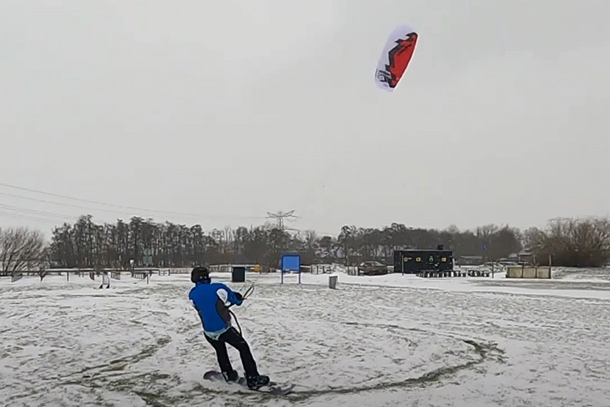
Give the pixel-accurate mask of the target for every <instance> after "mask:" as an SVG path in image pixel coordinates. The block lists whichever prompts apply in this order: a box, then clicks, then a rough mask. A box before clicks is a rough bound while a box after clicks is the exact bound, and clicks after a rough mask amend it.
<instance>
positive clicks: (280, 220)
mask: <svg viewBox="0 0 610 407" xmlns="http://www.w3.org/2000/svg"><path fill="white" fill-rule="evenodd" d="M267 219H275V220H276V221H277V227H278V229H280V230H281V231H284V220H293V219H297V216H296V215H295V214H294V209H293V210H291V211H288V212H282V211H279V212H277V213H271V212H267Z"/></svg>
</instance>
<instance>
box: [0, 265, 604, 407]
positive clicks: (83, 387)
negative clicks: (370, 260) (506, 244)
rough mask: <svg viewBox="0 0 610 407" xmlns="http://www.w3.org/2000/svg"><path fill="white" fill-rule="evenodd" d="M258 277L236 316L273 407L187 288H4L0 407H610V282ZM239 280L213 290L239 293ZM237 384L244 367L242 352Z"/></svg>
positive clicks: (1, 283)
mask: <svg viewBox="0 0 610 407" xmlns="http://www.w3.org/2000/svg"><path fill="white" fill-rule="evenodd" d="M338 275H339V283H338V287H337V288H338V289H337V290H330V289H329V288H328V287H327V285H328V275H308V274H304V275H303V276H302V283H303V284H301V285H297V284H296V283H295V281H296V276H294V275H290V276H286V279H285V284H283V285H280V284H279V276H278V275H273V274H271V275H263V276H258V275H253V274H248V282H247V283H245V284H231V283H228V284H229V285H230V286H232V287H233V288H235V289H238V290H242V291H243V290H245V289H246V288H247V287H248V286H249V285H250V283H251V282H255V290H254V293H253V295H252V297H251V298H250V299H249V300H248V301H247V303H246V304H244V306H243V307H239V308H236V309H235V312H236V314H237V317H238V319H239V323H240V325H241V327H242V329H243V331H244V335H245V336H246V339H247V340H248V341H249V342H250V344H251V346H252V348H253V351H254V355H255V357H256V359H257V361H258V363H259V369H260V371H261V373H263V374H269V375H270V376H271V378H272V379H273V380H276V381H278V382H280V383H282V382H288V383H296V384H297V385H298V386H297V388H296V389H295V390H296V393H294V394H291V395H289V396H284V397H280V396H271V395H267V394H262V393H255V392H249V391H247V390H243V389H241V388H238V387H237V386H230V385H226V384H222V383H210V382H204V381H203V380H201V376H202V374H203V372H204V371H206V370H208V369H211V368H216V359H215V355H214V353H213V351H212V349H211V347H210V346H209V345H208V344H207V342H205V340H204V339H203V337H202V334H201V326H200V323H199V321H198V319H197V316H196V314H195V312H194V311H193V310H192V309H191V306H190V304H189V303H188V301H187V293H188V290H189V289H190V287H191V284H190V282H189V281H188V275H172V276H171V277H160V276H153V277H152V279H151V281H150V284H146V281H142V280H134V279H131V278H129V277H128V276H127V275H123V276H122V277H121V278H122V280H120V281H116V280H112V285H113V286H112V288H111V289H110V290H98V289H97V287H98V285H99V280H97V281H96V282H93V281H91V280H90V279H89V278H88V277H82V278H81V277H76V276H71V278H70V281H69V282H67V281H66V279H65V276H48V277H46V278H45V280H44V281H43V282H40V281H39V279H37V278H35V277H25V278H23V279H22V280H20V281H18V282H15V283H11V282H10V279H6V278H3V279H0V383H1V386H0V405H1V406H6V407H18V406H20V407H21V406H23V407H36V406H75V407H76V406H81V407H84V406H117V407H131V406H134V407H136V406H153V407H170V406H171V407H178V406H185V407H187V406H188V407H192V406H231V407H239V406H293V405H296V406H354V407H356V406H366V407H376V406H391V405H393V406H419V407H424V406H458V407H461V406H468V407H476V406H481V407H483V406H485V407H487V406H536V407H541V406H552V407H560V406H570V407H575V406H579V407H585V406H596V407H597V406H599V407H602V406H603V407H607V406H608V405H609V404H610V401H609V400H610V281H608V278H607V276H604V273H597V274H595V273H594V274H592V275H590V276H589V277H587V275H582V273H581V274H580V275H576V274H574V273H569V272H565V271H564V272H563V274H561V272H560V273H559V274H557V276H558V277H561V279H558V280H544V281H542V280H539V281H532V280H529V281H525V280H508V279H504V278H502V276H501V275H500V276H498V277H499V278H496V279H493V280H492V279H489V278H453V279H435V280H431V279H421V278H417V277H414V276H401V275H388V276H376V277H356V276H347V275H344V274H341V273H338ZM571 276H576V277H575V278H570V277H571ZM228 277H229V276H228V275H227V274H221V275H216V276H215V278H216V279H217V280H221V281H225V282H228ZM230 354H231V356H232V360H233V361H234V367H236V368H238V369H239V370H240V371H242V369H241V363H240V362H239V357H238V354H237V352H235V351H234V350H231V351H230Z"/></svg>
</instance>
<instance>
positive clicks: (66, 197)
mask: <svg viewBox="0 0 610 407" xmlns="http://www.w3.org/2000/svg"><path fill="white" fill-rule="evenodd" d="M0 186H3V187H6V188H12V189H17V190H21V191H27V192H33V193H37V194H41V195H47V196H53V197H56V198H63V199H69V200H73V201H78V202H85V203H90V204H95V205H101V206H109V207H114V208H122V209H129V210H131V211H138V212H149V213H158V214H165V215H168V214H170V215H174V216H176V215H178V216H183V217H188V218H216V219H223V218H229V217H233V218H242V219H265V218H264V217H261V216H243V215H240V216H233V215H226V216H214V215H207V216H206V215H201V214H196V213H186V212H173V211H160V210H155V209H148V208H139V207H135V206H124V205H115V204H110V203H107V202H101V201H95V200H89V199H82V198H76V197H72V196H68V195H62V194H56V193H52V192H46V191H41V190H37V189H32V188H25V187H20V186H16V185H11V184H6V183H3V182H0ZM3 195H11V194H6V193H3ZM21 198H23V199H30V200H36V199H35V198H28V197H21ZM38 201H42V202H45V203H53V204H55V205H64V206H72V205H69V204H62V203H59V202H51V201H44V200H38ZM84 209H87V208H84ZM96 210H104V209H96ZM106 211H108V212H110V210H106ZM113 212H116V211H113ZM119 213H121V214H126V212H119Z"/></svg>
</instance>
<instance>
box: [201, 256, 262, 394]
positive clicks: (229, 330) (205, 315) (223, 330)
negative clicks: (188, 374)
mask: <svg viewBox="0 0 610 407" xmlns="http://www.w3.org/2000/svg"><path fill="white" fill-rule="evenodd" d="M191 281H192V282H193V284H195V287H193V288H192V289H191V291H190V292H189V300H190V301H191V304H192V305H193V307H194V308H195V310H196V311H197V314H198V315H199V318H200V319H201V324H202V325H203V335H204V336H205V339H206V340H207V341H208V342H209V343H210V344H211V345H212V346H213V347H214V350H215V351H216V357H217V358H218V365H219V366H220V371H221V372H222V375H223V376H224V378H225V380H226V381H233V382H234V381H237V380H238V378H239V374H238V373H237V371H235V370H233V367H232V366H231V361H230V360H229V354H228V353H227V344H229V345H231V346H233V347H234V348H235V349H237V350H238V351H239V355H240V357H241V362H242V365H243V368H244V370H245V376H246V381H247V384H248V387H249V388H250V389H258V388H259V387H262V386H265V385H267V384H269V377H268V376H262V375H260V374H259V373H258V369H257V367H256V362H255V361H254V357H253V356H252V352H251V351H250V346H248V343H247V342H246V340H245V339H244V338H243V336H242V335H241V334H240V333H239V332H238V331H237V329H235V328H234V327H233V326H232V325H231V314H230V313H229V306H230V305H241V304H242V302H243V297H242V295H241V294H240V293H238V292H235V291H233V290H231V289H230V288H229V287H227V286H226V285H225V284H223V283H213V282H212V279H211V278H210V272H209V270H208V269H207V267H205V266H197V267H195V268H193V270H192V271H191Z"/></svg>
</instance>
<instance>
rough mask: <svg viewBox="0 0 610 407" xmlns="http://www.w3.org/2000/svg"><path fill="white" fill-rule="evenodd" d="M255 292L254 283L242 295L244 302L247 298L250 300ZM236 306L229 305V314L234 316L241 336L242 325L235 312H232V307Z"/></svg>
mask: <svg viewBox="0 0 610 407" xmlns="http://www.w3.org/2000/svg"><path fill="white" fill-rule="evenodd" d="M253 292H254V283H252V285H251V286H250V287H249V288H248V289H247V290H246V292H245V293H244V294H243V295H242V300H245V299H246V298H248V297H249V296H250V295H252V293H253ZM233 305H234V304H231V305H229V307H228V308H229V314H231V315H232V316H233V318H235V324H236V325H237V330H238V332H239V334H240V335H241V325H239V320H238V319H237V316H236V315H235V314H234V313H233V311H231V309H230V308H231V307H232V306H233Z"/></svg>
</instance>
